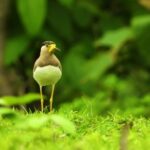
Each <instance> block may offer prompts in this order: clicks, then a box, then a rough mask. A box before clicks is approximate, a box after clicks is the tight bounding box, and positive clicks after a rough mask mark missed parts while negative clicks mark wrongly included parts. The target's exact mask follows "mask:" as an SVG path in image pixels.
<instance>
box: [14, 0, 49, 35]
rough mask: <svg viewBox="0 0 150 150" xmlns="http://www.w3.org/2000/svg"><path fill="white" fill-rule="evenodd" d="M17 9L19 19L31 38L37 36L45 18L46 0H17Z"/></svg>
mask: <svg viewBox="0 0 150 150" xmlns="http://www.w3.org/2000/svg"><path fill="white" fill-rule="evenodd" d="M16 2H17V9H18V12H19V15H20V19H21V21H22V23H23V25H24V27H25V29H26V31H27V33H28V34H29V35H31V36H35V35H38V34H39V33H40V31H41V29H42V26H43V23H44V21H45V17H46V9H47V6H46V5H47V1H46V0H38V1H36V0H26V1H23V0H21V1H20V0H17V1H16Z"/></svg>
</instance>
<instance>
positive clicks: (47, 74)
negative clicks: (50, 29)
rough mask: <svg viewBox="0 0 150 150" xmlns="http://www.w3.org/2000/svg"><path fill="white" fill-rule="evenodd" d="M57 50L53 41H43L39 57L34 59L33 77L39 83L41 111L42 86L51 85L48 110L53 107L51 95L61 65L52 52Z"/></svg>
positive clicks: (42, 103) (58, 76) (60, 74)
mask: <svg viewBox="0 0 150 150" xmlns="http://www.w3.org/2000/svg"><path fill="white" fill-rule="evenodd" d="M56 50H59V49H58V48H57V47H56V44H55V43H54V42H53V41H45V42H43V45H42V47H41V52H40V56H39V58H38V59H37V60H36V61H35V64H34V68H33V78H34V79H35V81H36V82H37V83H38V84H39V88H40V95H41V111H42V112H43V108H44V99H43V93H42V87H43V86H47V85H51V86H52V89H51V96H50V112H51V111H52V107H53V96H54V89H55V85H56V83H57V82H58V81H59V79H60V78H61V76H62V66H61V63H60V61H59V59H58V58H57V57H56V56H55V54H54V52H55V51H56Z"/></svg>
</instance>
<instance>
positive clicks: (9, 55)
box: [4, 35, 30, 65]
mask: <svg viewBox="0 0 150 150" xmlns="http://www.w3.org/2000/svg"><path fill="white" fill-rule="evenodd" d="M29 42H30V40H29V39H28V37H26V36H22V35H18V36H15V37H12V38H10V39H8V41H7V45H6V47H5V51H4V63H5V65H11V64H12V63H15V62H16V61H17V60H18V58H19V57H20V56H21V55H22V54H23V53H24V52H25V51H26V49H27V47H28V45H29ZM14 54H15V55H14Z"/></svg>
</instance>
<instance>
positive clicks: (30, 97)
mask: <svg viewBox="0 0 150 150" xmlns="http://www.w3.org/2000/svg"><path fill="white" fill-rule="evenodd" d="M39 99H40V95H39V94H34V93H30V94H26V95H24V96H18V97H15V96H4V97H1V98H0V105H4V106H11V105H20V104H27V103H30V102H33V101H36V100H39Z"/></svg>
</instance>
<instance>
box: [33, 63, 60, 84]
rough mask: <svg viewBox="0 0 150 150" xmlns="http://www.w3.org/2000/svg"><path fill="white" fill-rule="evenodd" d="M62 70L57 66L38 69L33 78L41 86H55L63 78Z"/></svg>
mask: <svg viewBox="0 0 150 150" xmlns="http://www.w3.org/2000/svg"><path fill="white" fill-rule="evenodd" d="M61 75H62V73H61V70H60V68H59V67H55V66H51V65H48V66H45V67H37V68H36V69H35V71H34V73H33V78H34V79H35V80H36V81H37V83H38V84H39V85H41V86H46V85H53V84H56V83H57V81H58V80H59V79H60V78H61Z"/></svg>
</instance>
